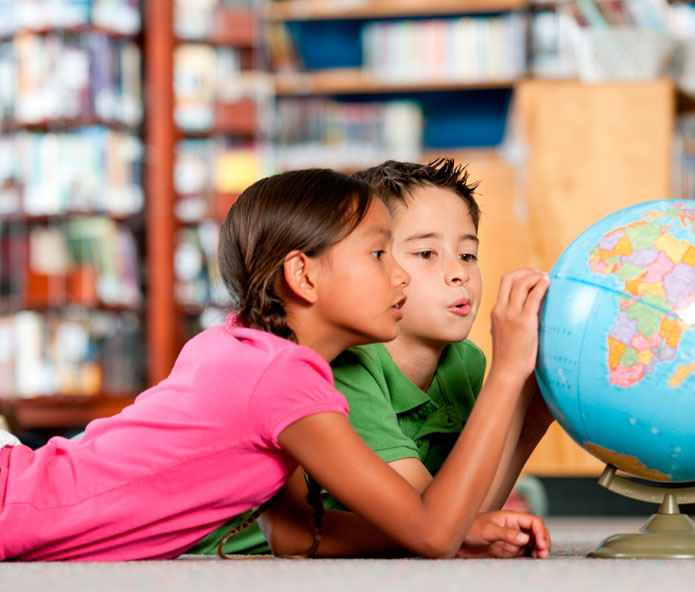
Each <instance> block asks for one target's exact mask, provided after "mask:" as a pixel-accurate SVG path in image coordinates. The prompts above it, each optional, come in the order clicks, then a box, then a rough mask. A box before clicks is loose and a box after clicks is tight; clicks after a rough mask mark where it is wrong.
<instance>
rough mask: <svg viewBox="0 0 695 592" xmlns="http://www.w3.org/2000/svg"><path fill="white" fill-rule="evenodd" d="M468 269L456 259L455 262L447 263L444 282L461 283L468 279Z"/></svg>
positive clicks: (454, 284) (455, 284)
mask: <svg viewBox="0 0 695 592" xmlns="http://www.w3.org/2000/svg"><path fill="white" fill-rule="evenodd" d="M468 277H469V276H468V271H467V270H466V268H465V267H464V266H463V264H462V262H461V261H459V260H458V259H456V263H455V264H451V265H449V268H448V269H447V271H446V278H445V279H446V283H447V284H451V285H452V286H457V285H462V284H465V283H466V282H467V281H468Z"/></svg>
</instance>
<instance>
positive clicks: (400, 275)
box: [391, 259, 410, 288]
mask: <svg viewBox="0 0 695 592" xmlns="http://www.w3.org/2000/svg"><path fill="white" fill-rule="evenodd" d="M392 261H393V273H392V274H391V277H393V284H394V285H395V286H400V287H403V288H405V287H406V286H407V285H408V284H409V283H410V274H409V273H408V272H407V271H406V270H405V269H403V267H401V266H400V265H399V264H398V262H397V261H396V260H395V259H392Z"/></svg>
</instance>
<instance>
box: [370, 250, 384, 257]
mask: <svg viewBox="0 0 695 592" xmlns="http://www.w3.org/2000/svg"><path fill="white" fill-rule="evenodd" d="M385 252H386V251H384V250H383V249H381V250H378V251H372V257H374V259H381V258H382V257H383V256H384V253H385Z"/></svg>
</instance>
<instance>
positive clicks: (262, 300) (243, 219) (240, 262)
mask: <svg viewBox="0 0 695 592" xmlns="http://www.w3.org/2000/svg"><path fill="white" fill-rule="evenodd" d="M371 200H372V188H371V187H370V186H369V185H368V184H367V183H366V182H365V181H362V180H360V179H356V178H354V177H350V176H348V175H344V174H343V173H338V172H336V171H332V170H329V169H308V170H299V171H291V172H288V173H281V174H279V175H273V176H272V177H267V178H265V179H261V180H260V181H257V182H256V183H254V184H253V185H251V186H250V187H249V188H248V189H246V191H244V192H243V193H242V194H241V196H240V197H239V199H238V200H237V201H236V203H235V204H234V205H233V206H232V207H231V208H230V209H229V213H228V214H227V218H226V219H225V221H224V223H223V224H222V228H221V230H220V241H219V248H218V258H219V266H220V273H221V276H222V280H223V282H224V284H225V286H226V288H227V290H228V291H229V293H230V295H231V297H232V300H233V305H232V310H233V312H235V313H236V315H237V322H238V323H239V324H240V325H242V326H244V327H249V328H252V329H260V330H262V331H268V332H270V333H274V334H275V335H278V336H280V337H284V338H286V339H290V340H292V341H296V337H295V335H294V333H293V332H292V330H291V329H290V328H289V327H288V325H287V315H286V314H285V309H284V306H283V302H282V300H281V298H280V296H279V293H278V289H277V288H278V287H277V285H276V283H277V279H278V277H279V275H280V272H281V270H282V268H283V262H284V259H285V257H286V256H287V254H288V253H290V252H291V251H294V250H297V251H300V252H302V253H305V254H306V255H308V256H310V257H316V256H318V255H321V254H322V253H324V252H325V251H326V250H327V249H328V248H330V247H331V246H332V245H334V244H335V243H337V242H338V241H340V240H341V239H342V238H344V237H345V236H347V235H348V234H350V232H352V231H353V230H354V229H355V227H356V226H357V225H358V224H359V223H360V221H361V220H362V219H363V218H364V216H365V214H366V212H367V209H368V208H369V205H370V204H371Z"/></svg>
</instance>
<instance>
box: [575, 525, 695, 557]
mask: <svg viewBox="0 0 695 592" xmlns="http://www.w3.org/2000/svg"><path fill="white" fill-rule="evenodd" d="M589 557H601V558H603V559H695V522H693V521H692V520H691V519H690V518H689V517H688V516H686V515H685V514H653V515H652V517H651V518H650V519H649V520H648V521H647V522H646V524H645V525H644V526H643V527H642V528H640V530H639V531H638V532H626V533H621V534H614V535H613V536H610V537H608V538H607V539H606V540H605V541H603V542H602V543H601V545H600V546H599V547H598V548H596V549H595V550H593V551H591V553H589Z"/></svg>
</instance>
